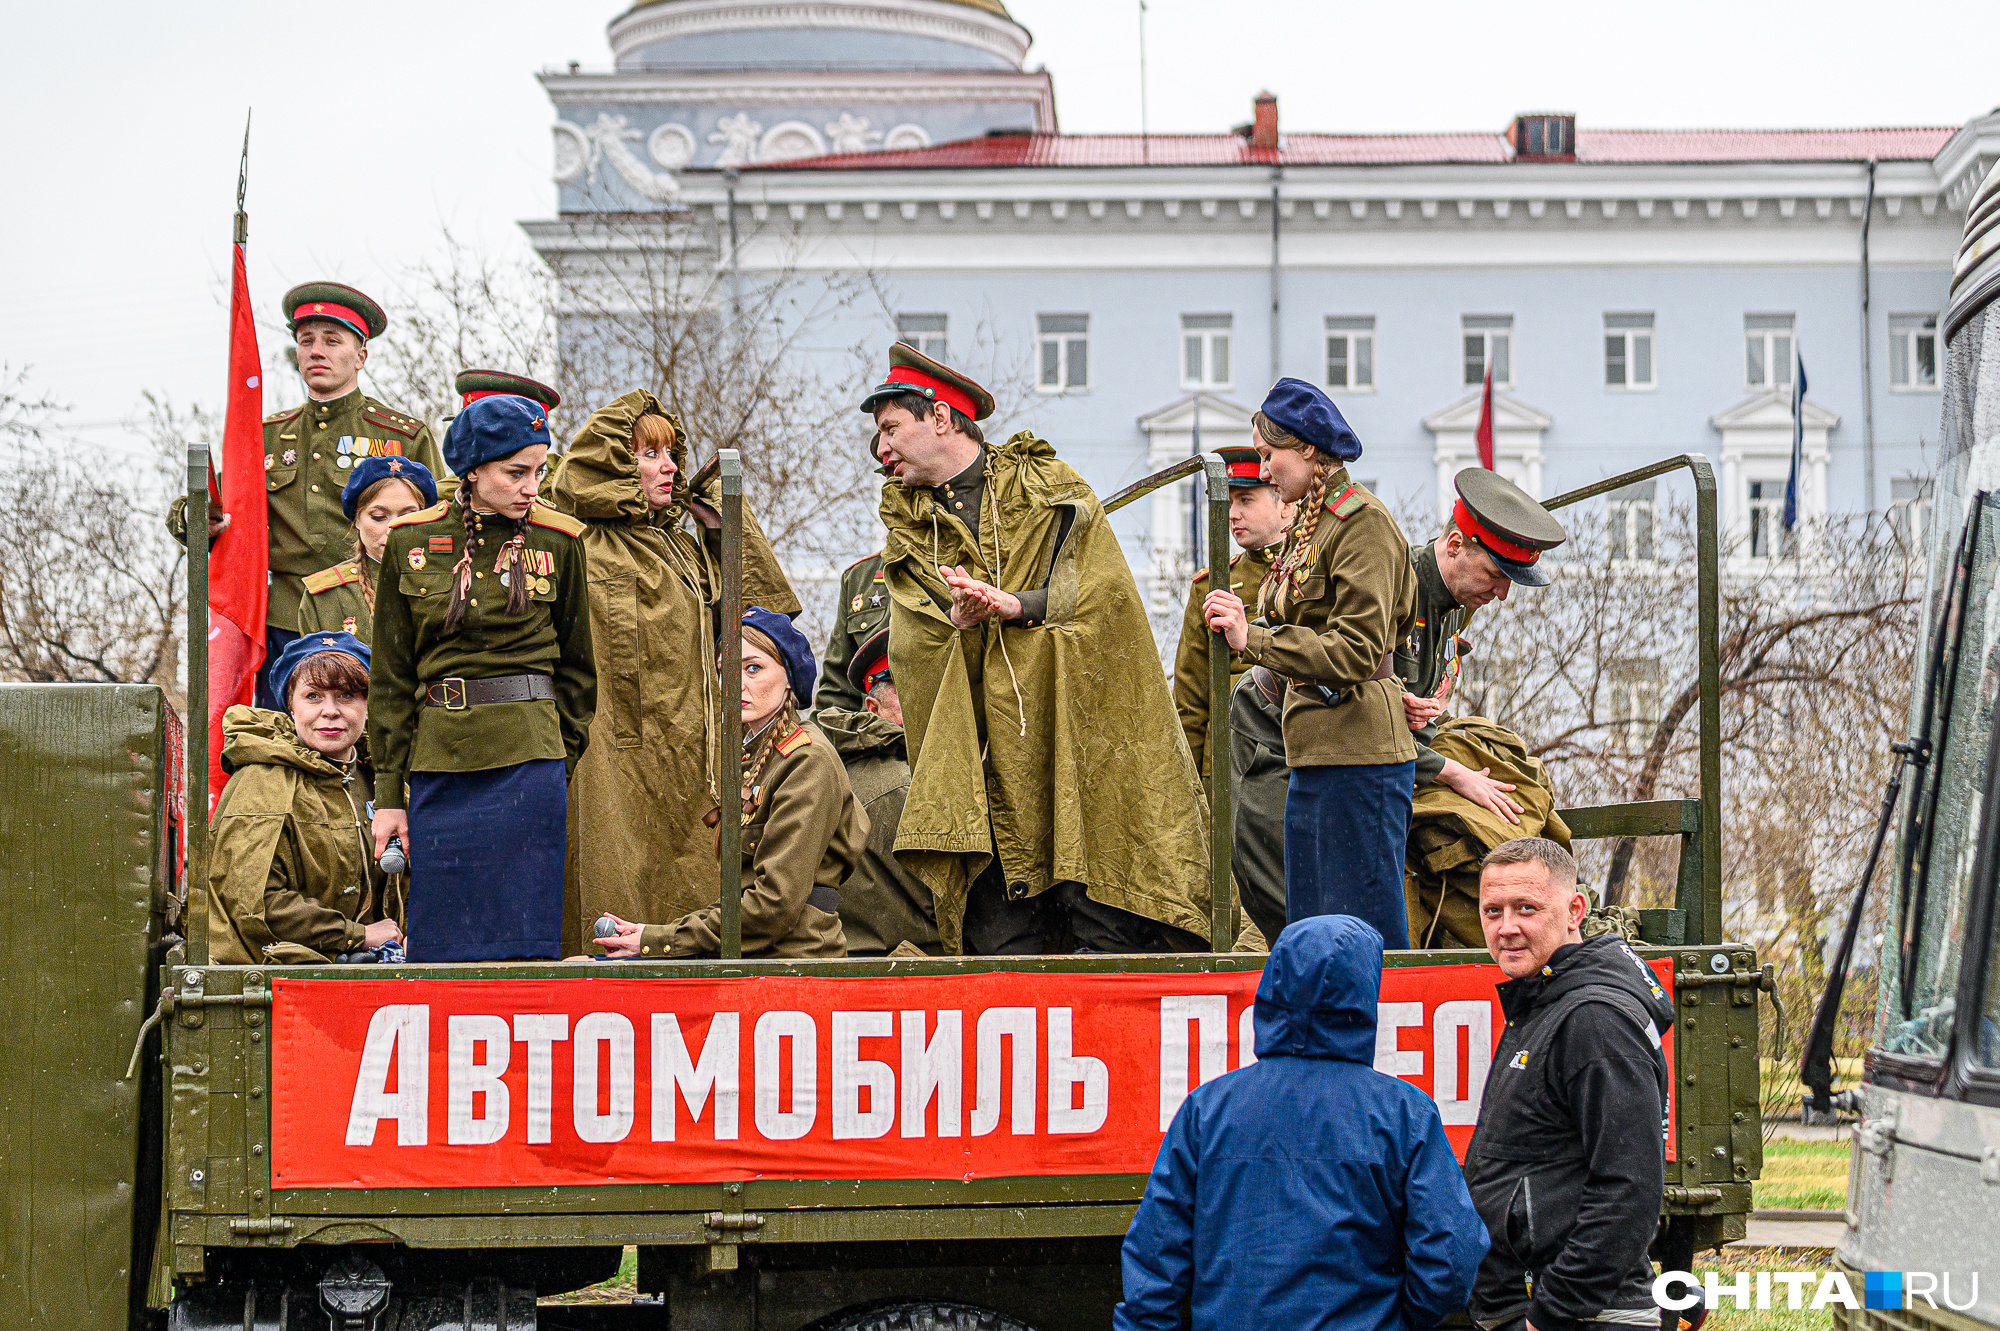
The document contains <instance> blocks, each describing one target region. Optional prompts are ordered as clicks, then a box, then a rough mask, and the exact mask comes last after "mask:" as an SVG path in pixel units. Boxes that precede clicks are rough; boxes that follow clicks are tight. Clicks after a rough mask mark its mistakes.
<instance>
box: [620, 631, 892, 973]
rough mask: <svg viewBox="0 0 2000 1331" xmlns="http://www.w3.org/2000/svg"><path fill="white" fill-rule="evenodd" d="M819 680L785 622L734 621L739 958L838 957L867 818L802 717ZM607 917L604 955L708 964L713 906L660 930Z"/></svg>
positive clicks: (717, 912) (718, 914)
mask: <svg viewBox="0 0 2000 1331" xmlns="http://www.w3.org/2000/svg"><path fill="white" fill-rule="evenodd" d="M816 674H817V670H816V669H815V666H814V663H813V654H812V646H811V644H809V643H808V642H807V641H806V637H805V634H803V633H801V632H799V631H798V629H797V628H795V627H793V625H792V621H791V620H790V619H789V618H787V617H786V616H784V615H780V614H775V613H773V612H772V611H769V610H765V609H762V608H760V607H756V606H752V607H751V608H750V610H749V612H748V613H747V614H745V615H744V616H743V689H742V696H743V754H744V762H743V790H742V800H743V804H742V815H741V816H742V819H743V880H742V881H743V914H742V920H743V955H744V956H746V957H844V956H846V955H847V936H846V934H845V933H843V932H842V930H841V927H840V893H841V889H842V888H843V887H844V886H846V884H847V881H848V880H849V879H850V878H852V877H853V876H854V874H855V871H856V870H857V869H858V868H859V866H860V864H861V856H862V853H863V852H864V851H866V850H867V848H868V815H867V814H866V813H864V812H863V811H862V808H861V803H860V801H859V800H857V799H855V798H854V788H853V786H851V785H850V784H848V780H847V769H846V767H845V766H844V765H843V764H842V763H841V761H840V755H839V754H837V753H835V752H834V750H833V745H832V744H830V743H828V742H827V738H826V736H825V735H823V734H821V733H820V732H819V729H818V727H816V726H814V725H813V724H812V723H811V722H809V721H803V720H801V719H800V718H799V700H800V699H802V698H810V697H811V696H812V688H813V679H814V677H815V675H816ZM605 918H607V919H610V920H611V921H612V922H613V923H614V924H615V925H616V926H617V932H616V933H615V934H613V935H612V936H611V937H609V938H602V939H599V940H598V945H599V946H600V947H602V948H603V949H604V950H605V953H606V955H608V956H612V957H639V958H641V959H644V958H646V957H713V956H717V955H719V954H720V952H721V950H722V908H721V907H720V906H709V907H706V908H705V909H702V910H697V911H692V912H690V913H689V914H686V915H683V916H681V917H680V918H679V919H678V920H674V921H672V922H671V923H668V924H634V923H632V922H630V921H627V920H623V919H619V918H618V917H617V916H615V915H609V916H606V917H605Z"/></svg>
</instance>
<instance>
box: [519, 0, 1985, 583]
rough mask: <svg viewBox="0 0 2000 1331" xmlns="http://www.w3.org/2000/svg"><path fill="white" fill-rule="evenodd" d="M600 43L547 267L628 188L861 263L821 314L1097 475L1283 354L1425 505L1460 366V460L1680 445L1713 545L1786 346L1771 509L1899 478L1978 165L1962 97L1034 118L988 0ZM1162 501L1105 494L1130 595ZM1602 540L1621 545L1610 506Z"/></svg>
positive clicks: (768, 265) (640, 28) (1927, 389)
mask: <svg viewBox="0 0 2000 1331" xmlns="http://www.w3.org/2000/svg"><path fill="white" fill-rule="evenodd" d="M610 38H611V45H612V50H613V55H614V60H615V63H614V66H613V67H612V68H611V69H609V70H603V71H585V70H583V69H580V68H576V67H572V68H571V69H569V70H568V71H565V72H551V73H547V74H545V75H544V76H543V83H544V85H545V86H546V87H547V89H548V91H549V94H550V96H551V98H552V100H553V101H554V104H555V109H556V113H557V116H558V120H557V123H556V126H555V178H556V182H557V185H558V191H557V200H556V202H557V208H558V216H556V217H554V218H550V219H545V220H541V221H535V222H530V223H528V224H527V229H528V231H529V234H530V236H531V238H532V239H533V241H534V243H535V244H536V246H537V248H538V249H539V250H540V251H541V252H542V253H543V255H544V256H545V257H546V258H549V259H550V260H551V261H552V262H560V261H561V260H562V259H563V258H564V257H565V255H566V254H568V253H570V252H572V251H574V250H577V249H579V248H583V247H588V246H591V245H593V244H595V245H600V246H602V245H613V246H615V245H616V244H617V243H618V242H617V241H616V240H615V239H610V238H609V237H611V236H612V235H613V232H612V231H611V230H609V229H604V230H598V231H593V224H594V223H595V222H596V221H597V220H599V219H602V220H604V221H605V222H606V223H607V224H608V222H609V220H610V219H614V218H617V217H620V216H631V215H635V214H636V215H645V214H656V213H659V212H661V211H663V210H664V211H666V212H669V213H671V214H673V215H675V216H678V217H681V218H683V219H685V221H686V223H687V226H686V228H685V234H686V236H687V237H688V238H689V239H688V242H687V243H690V244H696V245H700V244H707V245H710V246H711V247H712V248H713V249H714V262H715V263H716V264H718V265H730V264H734V265H737V266H738V267H740V269H741V270H743V271H744V272H747V273H755V272H758V271H768V270H772V269H774V268H776V267H777V266H779V265H781V264H782V265H786V266H788V267H789V269H790V270H792V271H796V272H798V273H800V274H803V275H807V276H808V277H809V276H810V275H812V274H836V273H842V272H851V271H855V270H858V269H865V270H866V271H868V272H869V273H870V274H871V275H872V280H873V281H875V282H876V283H877V284H878V285H879V286H880V288H881V289H882V290H883V291H884V292H885V293H887V294H886V297H885V299H886V302H887V306H888V308H885V309H883V310H881V311H880V312H879V313H871V314H869V315H866V316H863V315H856V316H854V317H855V319H856V320H857V324H856V326H855V327H854V328H852V329H850V330H848V331H849V332H851V333H852V334H853V336H854V337H855V338H856V339H857V340H865V339H866V338H867V337H869V336H875V335H879V337H880V340H881V341H882V342H883V343H885V344H886V342H887V341H888V339H889V338H890V337H891V336H895V335H898V334H900V335H902V336H904V337H906V338H907V339H909V340H911V341H914V342H919V343H920V344H923V345H926V346H927V347H928V348H930V349H933V350H937V351H940V352H941V353H942V354H944V355H946V356H947V357H952V356H953V355H954V353H955V352H958V351H960V350H961V349H962V348H964V347H965V346H966V345H967V343H968V342H969V341H970V340H971V339H972V337H973V335H974V332H975V330H980V332H981V334H982V336H986V337H988V338H989V339H990V341H991V343H992V346H993V348H995V349H997V353H998V354H997V355H995V356H992V357H990V358H989V362H990V364H992V365H1005V366H1011V367H1013V370H1012V371H1011V372H1013V373H1016V374H1018V375H1019V376H1020V377H1021V378H1022V379H1023V383H1022V384H1021V385H1020V387H1021V389H1022V393H1021V395H1020V400H1022V401H1024V402H1025V403H1026V404H1027V406H1026V407H1025V408H1024V409H1023V410H1021V411H1020V413H1019V415H1020V416H1021V418H1022V419H1021V421H1019V422H1015V421H1008V420H1001V421H998V422H995V424H996V425H997V426H998V427H999V430H998V431H997V433H1001V434H1004V433H1006V432H1007V431H1008V430H1009V429H1011V428H1012V427H1013V426H1014V425H1015V424H1020V423H1025V424H1026V425H1028V426H1031V427H1032V428H1033V429H1034V430H1035V431H1036V432H1037V433H1038V434H1041V435H1042V436H1044V437H1045V438H1047V439H1049V440H1050V441H1051V442H1053V443H1054V444H1055V445H1056V447H1057V449H1058V451H1059V452H1060V453H1061V454H1062V455H1063V456H1064V457H1066V458H1067V459H1068V460H1070V461H1071V462H1072V463H1073V464H1074V465H1076V466H1077V467H1078V468H1079V469H1080V470H1081V471H1082V472H1083V473H1084V475H1085V476H1086V477H1087V478H1088V479H1089V480H1090V481H1091V482H1092V484H1093V485H1094V486H1096V487H1097V489H1098V490H1099V492H1100V493H1101V494H1108V493H1109V492H1110V491H1112V490H1114V489H1116V488H1118V487H1121V486H1123V485H1125V484H1128V483H1130V482H1131V481H1133V480H1136V479H1138V478H1139V477H1141V476H1143V475H1145V474H1147V473H1148V472H1150V471H1153V470H1155V469H1157V468H1159V467H1161V466H1164V465H1167V464H1168V463H1170V462H1172V461H1174V460H1176V459H1178V458H1181V457H1185V456H1186V455H1187V454H1188V453H1189V451H1190V450H1191V448H1192V447H1193V446H1194V443H1195V439H1196V436H1197V431H1198V432H1199V439H1200V442H1201V445H1202V447H1204V448H1214V447H1218V446H1221V445H1223V444H1228V443H1241V442H1245V441H1246V440H1247V439H1248V432H1249V419H1250V414H1251V412H1252V411H1253V410H1254V409H1255V407H1256V404H1257V403H1258V401H1259V400H1260V399H1261V398H1262V396H1263V394H1264V392H1265V390H1266V389H1267V388H1268V387H1269V385H1270V383H1271V381H1272V380H1273V379H1274V378H1275V377H1277V376H1279V375H1293V376H1297V377H1299V378H1303V379H1309V380H1311V381H1313V382H1315V383H1318V384H1321V385H1323V386H1325V387H1326V388H1327V390H1328V392H1329V393H1331V395H1332V396H1333V397H1334V399H1335V400H1336V401H1337V402H1338V403H1339V404H1340V406H1341V408H1342V410H1343V411H1344V412H1345V414H1346V415H1347V417H1348V419H1349V421H1350V422H1352V423H1353V425H1354V427H1355V429H1356V431H1357V432H1358V433H1359V434H1360V436H1361V438H1362V440H1363V441H1364V444H1365V446H1366V453H1365V455H1364V456H1363V458H1362V459H1361V460H1360V462H1358V463H1357V464H1356V465H1355V467H1354V468H1353V470H1354V472H1355V474H1356V475H1357V476H1358V477H1359V478H1361V479H1363V480H1364V481H1366V482H1368V483H1369V484H1371V486H1373V487H1374V488H1375V489H1377V490H1378V491H1379V492H1380V493H1382V494H1383V495H1384V496H1385V497H1386V498H1388V499H1389V500H1390V501H1391V502H1392V503H1394V504H1396V505H1397V506H1398V507H1399V508H1400V509H1401V510H1402V511H1404V512H1418V511H1433V510H1434V511H1437V512H1440V513H1441V512H1442V511H1443V510H1444V508H1445V507H1446V505H1447V502H1448V501H1447V496H1448V495H1449V493H1450V477H1451V475H1452V473H1453V472H1455V471H1456V470H1457V469H1458V468H1460V467H1462V466H1465V465H1467V464H1469V463H1470V462H1471V461H1473V460H1474V455H1475V450H1474V444H1473V433H1474V429H1475V427H1476V425H1477V422H1478V417H1479V411H1480V385H1481V384H1482V382H1483V380H1484V378H1485V376H1486V373H1487V370H1488V369H1489V367H1490V368H1491V370H1492V372H1493V380H1494V385H1495V390H1496V391H1495V418H1496V420H1495V425H1496V454H1497V457H1496V466H1497V468H1498V469H1499V470H1501V471H1502V472H1504V473H1505V474H1507V475H1509V476H1510V477H1512V478H1513V479H1515V480H1516V481H1518V482H1520V483H1521V484H1523V485H1524V486H1526V487H1527V488H1528V489H1529V490H1530V491H1531V492H1534V493H1538V494H1542V495H1545V496H1546V495H1553V494H1555V493H1558V492H1560V491H1563V490H1566V489H1569V488H1571V487H1574V486H1577V485H1581V484H1584V483H1587V482H1589V481H1592V480H1595V479H1598V478H1600V477H1602V476H1605V475H1607V474H1611V473H1614V472H1617V471H1620V470H1624V469H1626V468H1629V467H1633V466H1637V465H1639V464H1641V463H1644V462H1648V461H1653V460H1656V459H1658V458H1661V457H1664V456H1667V455H1671V454H1675V453H1683V452H1701V453H1705V454H1707V455H1708V456H1709V457H1710V459H1711V460H1712V461H1714V462H1715V464H1716V470H1717V476H1718V480H1719V482H1720V484H1721V495H1722V505H1723V513H1724V520H1725V523H1726V524H1727V527H1728V529H1729V531H1730V532H1731V533H1732V534H1733V535H1734V536H1735V537H1736V539H1737V541H1738V543H1739V547H1740V551H1741V556H1742V557H1744V558H1774V557H1782V556H1783V555H1784V554H1785V553H1786V550H1787V548H1788V546H1787V544H1786V541H1787V538H1786V537H1785V535H1784V533H1783V531H1782V528H1781V525H1777V524H1776V521H1775V519H1774V516H1773V506H1774V504H1775V506H1776V512H1777V514H1778V515H1780V516H1781V514H1782V507H1783V496H1784V489H1785V478H1786V473H1787V468H1788V463H1789V457H1790V451H1791V432H1792V421H1791V385H1792V376H1793V374H1794V372H1795V370H1794V367H1795V365H1796V364H1798V363H1801V362H1802V363H1803V365H1804V367H1805V371H1806V374H1807V377H1808V383H1809V391H1808V394H1807V397H1806V406H1805V412H1804V415H1805V442H1806V447H1805V461H1806V469H1805V476H1804V483H1803V485H1802V487H1801V503H1802V507H1803V509H1804V512H1805V514H1806V516H1808V517H1811V516H1813V515H1815V514H1821V513H1860V512H1871V511H1882V510H1885V509H1888V508H1890V507H1891V506H1893V505H1896V504H1901V503H1908V502H1910V501H1911V500H1912V499H1914V498H1915V497H1916V496H1917V495H1918V493H1919V491H1920V489H1921V486H1922V483H1923V478H1924V477H1926V476H1927V475H1928V473H1929V471H1930V468H1931V463H1932V458H1931V447H1932V445H1933V444H1934V441H1935V439H1936V436H1937V428H1938V417H1939V406H1940V399H1939V396H1938V381H1939V364H1938V359H1939V353H1940V348H1941V343H1940V340H1939V337H1938V331H1937V321H1938V315H1939V312H1940V309H1941V307H1942V305H1943V303H1944V299H1945V290H1946V285H1947V282H1948V279H1949V275H1950V268H1951V262H1952V257H1953V254H1954V252H1955V249H1956V246H1957V242H1958V238H1959V234H1960V231H1961V229H1962V226H1963V223H1964V211H1963V210H1964V208H1965V205H1966V204H1967V202H1968V201H1969V199H1970V198H1971V196H1972V193H1973V191H1974V188H1975V186H1976V185H1977V184H1978V182H1979V180H1980V178H1981V177H1982V175H1983V174H1984V173H1985V172H1986V170H1987V169H1988V168H1989V167H1991V166H1992V164H1993V162H1994V161H1995V160H1996V158H2000V113H1996V114H1993V115H1989V116H1986V117H1982V118H1979V119H1975V120H1973V121H1971V122H1969V123H1967V124H1964V125H1961V126H1941V127H1905V128H1882V129H1856V130H1751V131H1726V130H1658V131H1655V130H1604V129H1595V128H1593V127H1591V126H1589V125H1588V124H1587V123H1586V124H1584V125H1581V126H1579V125H1578V124H1577V123H1576V119H1575V118H1574V117H1571V116H1567V115H1524V116H1520V117H1517V118H1516V119H1515V120H1514V121H1513V122H1512V123H1511V124H1508V125H1506V126H1503V127H1500V128H1498V129H1496V130H1494V131H1492V132H1486V133H1463V134H1409V135H1343V134H1333V133H1320V132H1306V133H1291V132H1286V131H1285V130H1283V129H1282V128H1281V126H1280V124H1279V120H1278V106H1277V102H1276V100H1275V99H1272V98H1269V97H1263V98H1259V99H1258V101H1257V103H1256V104H1255V106H1254V107H1253V108H1248V109H1249V110H1251V112H1252V115H1251V119H1250V123H1249V124H1248V125H1247V126H1244V127H1242V128H1241V129H1240V130H1235V131H1227V132H1220V133H1215V134H1208V135H1153V136H1148V137H1142V136H1139V135H1070V134H1063V133H1061V132H1060V129H1059V127H1058V124H1057V121H1056V114H1055V98H1054V90H1053V86H1052V84H1051V81H1050V79H1049V77H1048V75H1047V74H1046V73H1043V72H1041V71H1039V70H1030V69H1028V68H1026V67H1025V66H1024V61H1025V58H1026V54H1027V51H1028V46H1029V35H1028V33H1027V32H1026V31H1025V30H1024V29H1023V28H1021V27H1020V26H1019V25H1018V24H1016V23H1014V22H1013V21H1012V20H1011V19H1010V18H1009V17H1008V15H1007V14H1006V11H1005V10H1004V8H1003V7H1002V5H1001V4H1000V3H999V0H652V2H651V3H641V4H638V5H636V6H635V7H634V8H633V9H632V10H631V11H629V12H628V13H626V14H624V15H623V16H621V17H620V18H618V19H617V20H615V21H614V22H613V23H612V24H611V26H610ZM732 230H733V233H734V234H735V235H736V237H737V240H736V242H735V243H734V245H733V246H732V244H731V242H730V241H729V239H728V237H729V236H730V235H731V234H732ZM704 237H705V238H706V239H703V238H704ZM871 321H872V324H873V325H874V326H873V327H870V326H864V325H867V324H869V323H871ZM968 368H969V369H974V370H978V369H980V368H983V367H980V366H968ZM856 387H857V397H858V394H859V390H860V389H861V387H862V385H860V384H857V386H856ZM989 433H993V432H989ZM863 437H864V436H863V434H862V432H861V431H860V429H858V428H857V432H856V439H855V446H856V447H859V446H860V445H861V441H862V439H863ZM1660 497H1661V498H1664V497H1665V494H1664V492H1662V494H1661V496H1660ZM1653 498H1654V496H1653V494H1652V492H1650V491H1647V492H1645V493H1637V494H1633V495H1630V496H1625V497H1624V502H1625V503H1626V505H1627V507H1626V509H1624V510H1621V511H1626V512H1635V509H1643V507H1644V505H1646V504H1648V503H1650V502H1652V500H1653ZM1187 504H1188V498H1187V487H1185V486H1183V487H1181V492H1180V493H1178V494H1177V493H1174V492H1163V493H1161V494H1160V495H1158V496H1156V497H1155V498H1154V500H1152V501H1151V502H1150V503H1147V504H1141V505H1134V506H1133V507H1132V508H1128V509H1126V510H1124V511H1123V512H1122V513H1121V514H1120V515H1119V519H1118V526H1119V531H1120V535H1121V537H1123V538H1124V539H1125V541H1126V544H1127V549H1128V553H1130V554H1131V555H1132V559H1133V563H1134V566H1135V568H1138V569H1142V570H1143V569H1145V568H1148V567H1151V568H1152V569H1153V571H1154V575H1155V589H1156V592H1157V594H1158V596H1159V597H1161V598H1166V597H1170V596H1173V595H1177V594H1178V586H1177V577H1176V573H1177V570H1179V569H1180V568H1182V567H1184V566H1185V564H1186V562H1187V558H1188V555H1189V548H1188V547H1189V541H1190V527H1191V524H1190V522H1189V517H1188V507H1187ZM1627 530H1628V535H1627V539H1629V540H1630V541H1632V542H1634V543H1635V544H1636V543H1638V542H1640V541H1642V540H1650V535H1649V533H1650V530H1651V527H1650V523H1649V522H1647V521H1645V520H1643V515H1642V514H1638V513H1636V512H1635V515H1634V516H1633V517H1632V518H1631V520H1630V525H1629V528H1628V529H1627ZM1642 533H1647V534H1643V535H1642ZM1417 534H1418V533H1414V532H1413V533H1412V535H1413V536H1414V535H1417ZM1633 553H1635V554H1637V553H1639V551H1638V550H1637V549H1636V548H1635V549H1634V550H1633Z"/></svg>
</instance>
